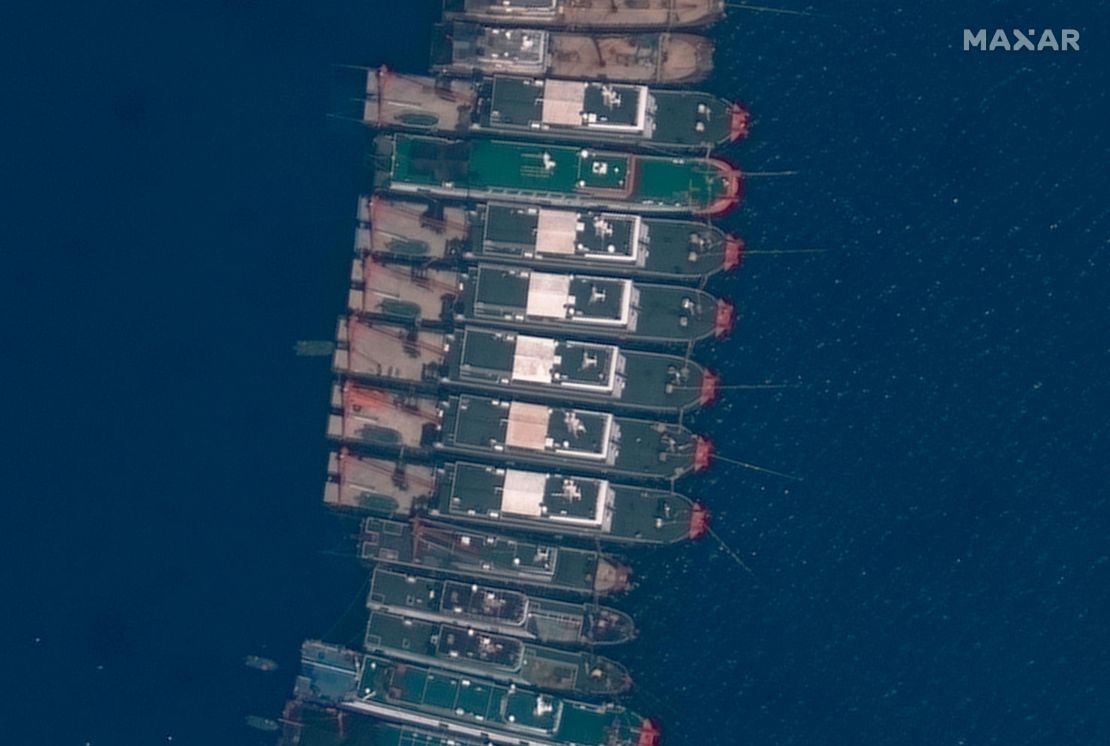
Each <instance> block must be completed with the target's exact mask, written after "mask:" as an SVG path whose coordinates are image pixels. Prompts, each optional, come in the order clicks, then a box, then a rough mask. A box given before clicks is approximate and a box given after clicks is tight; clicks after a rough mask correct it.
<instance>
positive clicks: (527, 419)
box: [505, 401, 551, 451]
mask: <svg viewBox="0 0 1110 746" xmlns="http://www.w3.org/2000/svg"><path fill="white" fill-rule="evenodd" d="M550 419H551V410H550V409H548V408H547V407H545V406H543V405H542V404H526V403H524V402H518V401H515V402H513V403H512V404H511V405H510V406H509V424H508V428H507V429H506V431H505V444H506V445H508V446H509V447H510V448H527V449H529V450H532V451H542V450H544V448H546V447H547V427H548V421H549V420H550Z"/></svg>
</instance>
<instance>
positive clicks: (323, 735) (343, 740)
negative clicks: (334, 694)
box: [278, 684, 488, 746]
mask: <svg viewBox="0 0 1110 746" xmlns="http://www.w3.org/2000/svg"><path fill="white" fill-rule="evenodd" d="M306 685H307V684H306ZM278 746H488V744H487V743H486V742H485V741H483V740H482V739H480V738H475V739H470V738H461V737H460V736H458V735H456V734H452V733H446V732H437V731H435V730H423V729H420V728H414V727H412V726H411V725H403V724H398V723H390V722H388V721H385V720H380V719H378V718H374V717H369V716H367V715H362V714H359V713H354V712H349V711H347V710H341V709H338V708H336V707H331V706H321V705H316V704H313V703H311V702H306V701H304V700H301V699H294V700H291V701H290V702H288V703H286V705H285V709H284V710H283V711H282V715H281V739H280V740H279V741H278Z"/></svg>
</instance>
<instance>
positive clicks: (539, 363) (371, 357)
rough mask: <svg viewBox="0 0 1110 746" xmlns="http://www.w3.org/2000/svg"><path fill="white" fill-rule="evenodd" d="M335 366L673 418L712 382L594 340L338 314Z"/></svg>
mask: <svg viewBox="0 0 1110 746" xmlns="http://www.w3.org/2000/svg"><path fill="white" fill-rule="evenodd" d="M336 339H337V341H338V343H337V345H336V350H335V354H334V356H333V358H332V369H333V370H334V371H335V372H336V373H337V374H339V375H342V376H349V377H352V378H355V379H359V380H364V381H367V382H370V383H375V384H381V385H385V386H388V387H390V388H399V389H402V390H405V391H421V392H426V393H434V392H435V391H436V390H437V389H439V388H441V387H442V388H446V389H448V390H452V391H454V390H457V391H472V392H476V393H480V392H489V393H495V394H502V395H503V394H506V393H508V394H512V395H514V396H516V395H519V396H521V397H524V398H529V399H536V400H542V401H552V402H555V403H558V402H568V401H570V402H575V403H580V404H590V405H599V406H603V407H605V408H607V409H612V410H614V411H624V410H628V411H635V412H652V413H658V414H670V415H674V414H678V413H681V412H687V411H693V410H695V409H698V408H701V407H707V406H709V405H710V404H712V403H713V401H714V400H715V399H716V397H717V392H718V390H719V386H720V384H719V380H720V379H719V377H718V376H717V375H716V374H715V373H713V372H711V371H709V370H706V369H705V368H704V367H703V366H701V365H700V364H698V363H696V362H694V361H693V360H690V359H687V358H684V357H681V356H678V355H669V354H664V353H658V352H644V351H640V350H630V349H627V348H623V347H618V346H617V345H612V344H604V343H600V342H580V341H576V340H571V339H566V338H564V337H557V336H552V337H541V336H535V335H530V334H522V333H520V332H516V331H508V330H503V329H484V328H482V327H477V326H467V327H464V328H462V329H460V330H458V331H456V332H454V333H453V334H448V333H444V332H439V331H432V330H428V329H421V328H417V327H413V326H401V325H396V324H393V323H389V322H381V321H375V320H372V319H364V318H359V317H357V316H350V317H347V318H340V319H339V323H338V328H337V330H336Z"/></svg>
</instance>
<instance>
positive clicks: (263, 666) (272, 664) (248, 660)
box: [243, 655, 278, 672]
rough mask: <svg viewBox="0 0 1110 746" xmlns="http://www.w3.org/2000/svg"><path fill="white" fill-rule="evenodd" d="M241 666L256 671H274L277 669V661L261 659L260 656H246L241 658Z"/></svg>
mask: <svg viewBox="0 0 1110 746" xmlns="http://www.w3.org/2000/svg"><path fill="white" fill-rule="evenodd" d="M243 665H244V666H247V667H248V668H253V669H256V670H258V671H267V672H269V671H276V670H277V669H278V664H277V661H275V660H271V659H270V658H263V657H262V656H261V655H248V656H245V657H244V658H243Z"/></svg>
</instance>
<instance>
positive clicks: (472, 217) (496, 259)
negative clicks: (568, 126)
mask: <svg viewBox="0 0 1110 746" xmlns="http://www.w3.org/2000/svg"><path fill="white" fill-rule="evenodd" d="M358 215H359V225H358V230H357V233H356V242H355V250H356V252H357V254H359V255H360V256H370V257H372V258H374V259H375V260H377V261H379V262H397V263H405V264H412V265H418V266H422V267H445V266H456V265H458V264H460V263H468V262H483V261H485V262H490V263H496V264H511V265H519V266H525V267H532V268H535V269H540V270H543V269H548V270H562V271H568V272H580V273H583V274H601V275H609V276H616V277H631V278H635V279H641V280H644V281H650V282H668V283H682V284H697V283H700V282H704V281H705V278H706V277H708V276H710V275H714V274H716V273H717V272H721V271H725V272H727V271H731V270H733V269H736V268H737V267H738V266H740V262H741V259H742V255H743V250H744V245H743V241H741V239H740V238H739V237H737V236H734V235H731V234H728V233H726V232H724V231H723V230H721V229H720V228H718V227H716V226H714V225H712V224H711V223H709V222H707V221H704V220H697V219H690V218H663V217H655V216H645V215H640V214H637V213H623V212H606V211H603V210H588V209H578V210H576V209H567V208H554V207H537V206H534V205H521V204H512V203H502V202H490V203H484V204H478V205H476V206H474V207H472V208H467V207H463V206H456V205H451V204H449V205H443V204H439V203H436V202H420V201H411V200H405V199H395V198H390V197H387V196H382V195H378V196H374V197H366V198H364V199H362V200H360V202H359V210H358Z"/></svg>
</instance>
